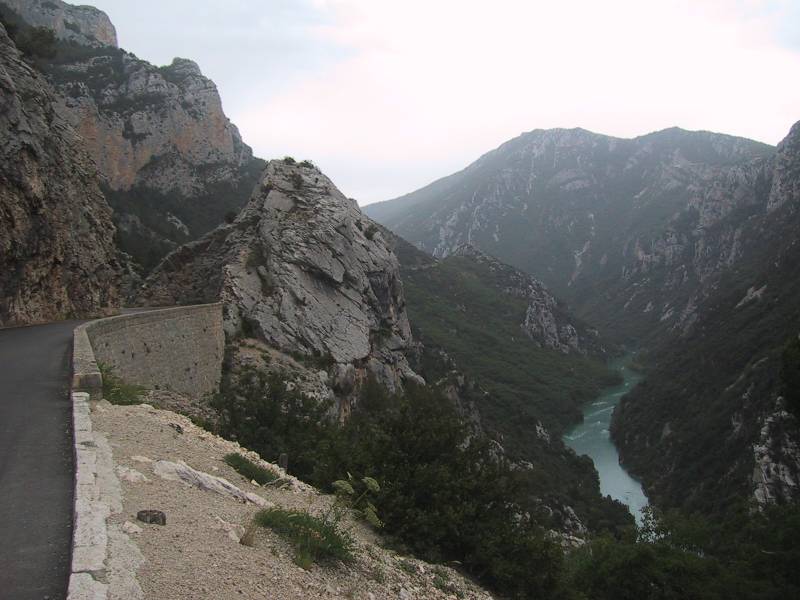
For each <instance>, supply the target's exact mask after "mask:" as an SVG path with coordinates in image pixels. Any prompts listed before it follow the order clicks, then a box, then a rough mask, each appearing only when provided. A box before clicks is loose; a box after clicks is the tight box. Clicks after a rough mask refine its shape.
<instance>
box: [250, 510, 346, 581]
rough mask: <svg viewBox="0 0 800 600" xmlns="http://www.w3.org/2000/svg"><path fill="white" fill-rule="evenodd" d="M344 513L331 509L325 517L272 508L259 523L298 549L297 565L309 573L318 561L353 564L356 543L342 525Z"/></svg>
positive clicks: (259, 515)
mask: <svg viewBox="0 0 800 600" xmlns="http://www.w3.org/2000/svg"><path fill="white" fill-rule="evenodd" d="M341 516H342V515H341V512H340V511H337V510H335V509H330V510H328V511H326V512H325V513H323V514H322V515H321V516H316V515H312V514H311V513H309V512H308V511H298V510H285V509H282V508H277V507H276V508H268V509H265V510H262V511H259V512H258V513H257V514H256V516H255V522H256V523H257V524H258V525H260V526H261V527H267V528H269V529H272V530H273V531H275V532H276V533H278V534H279V535H281V536H282V537H284V538H285V539H287V540H288V541H289V542H291V544H292V545H293V546H294V549H295V564H297V565H298V566H299V567H302V568H303V569H306V570H308V569H309V568H310V567H311V565H312V564H313V563H315V562H317V561H322V560H332V561H339V562H350V561H352V560H353V558H354V556H353V552H354V550H355V542H354V540H353V538H352V537H351V535H350V534H349V533H348V532H347V531H345V530H343V529H342V528H341V527H340V525H339V522H340V520H341Z"/></svg>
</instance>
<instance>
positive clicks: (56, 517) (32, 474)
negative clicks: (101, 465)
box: [0, 321, 80, 600]
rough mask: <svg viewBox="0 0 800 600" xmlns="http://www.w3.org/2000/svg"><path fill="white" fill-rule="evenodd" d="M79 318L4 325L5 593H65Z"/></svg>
mask: <svg viewBox="0 0 800 600" xmlns="http://www.w3.org/2000/svg"><path fill="white" fill-rule="evenodd" d="M79 323H80V322H79V321H62V322H58V323H51V324H48V325H37V326H34V327H19V328H14V329H0V599H1V600H28V599H36V600H42V599H43V598H49V599H50V600H57V599H61V598H65V597H66V592H67V583H68V580H69V566H70V546H71V541H72V500H73V474H74V471H75V465H74V461H73V456H72V410H71V403H70V398H69V356H70V352H71V346H72V330H73V329H74V328H75V326H76V325H78V324H79Z"/></svg>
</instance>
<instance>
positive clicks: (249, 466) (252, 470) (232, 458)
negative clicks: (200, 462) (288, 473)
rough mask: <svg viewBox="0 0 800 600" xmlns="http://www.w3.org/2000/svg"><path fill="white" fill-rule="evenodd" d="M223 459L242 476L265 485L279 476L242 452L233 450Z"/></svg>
mask: <svg viewBox="0 0 800 600" xmlns="http://www.w3.org/2000/svg"><path fill="white" fill-rule="evenodd" d="M223 460H224V461H225V464H227V465H228V466H230V467H233V469H234V470H235V471H236V472H237V473H239V474H240V475H242V477H244V478H245V479H248V480H251V481H255V482H256V483H258V484H259V485H264V484H265V483H269V482H271V481H275V480H276V479H278V476H277V475H276V474H275V473H273V472H272V471H270V470H269V469H265V468H264V467H262V466H259V465H257V464H256V463H254V462H253V461H252V460H250V459H249V458H246V457H244V456H242V455H241V454H237V453H235V452H232V453H230V454H226V455H225V458H223Z"/></svg>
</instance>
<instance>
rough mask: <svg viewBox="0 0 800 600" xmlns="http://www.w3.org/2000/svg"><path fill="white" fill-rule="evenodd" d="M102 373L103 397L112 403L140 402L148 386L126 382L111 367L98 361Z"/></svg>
mask: <svg viewBox="0 0 800 600" xmlns="http://www.w3.org/2000/svg"><path fill="white" fill-rule="evenodd" d="M97 366H98V367H99V369H100V374H101V375H102V376H103V398H105V399H106V400H108V401H109V402H111V404H128V405H129V404H139V403H141V401H142V400H141V397H142V394H144V393H145V391H146V388H144V387H142V386H141V385H134V384H132V383H125V382H124V381H123V380H122V379H121V378H120V377H119V376H117V375H115V374H114V372H113V371H112V369H111V367H109V366H108V365H105V364H103V363H98V364H97Z"/></svg>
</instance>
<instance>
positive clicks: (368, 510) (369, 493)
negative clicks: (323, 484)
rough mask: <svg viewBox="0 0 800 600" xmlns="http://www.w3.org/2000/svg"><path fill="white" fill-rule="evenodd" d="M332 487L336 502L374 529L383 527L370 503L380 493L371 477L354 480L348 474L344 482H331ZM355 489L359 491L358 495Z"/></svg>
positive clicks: (378, 486) (373, 506) (376, 510)
mask: <svg viewBox="0 0 800 600" xmlns="http://www.w3.org/2000/svg"><path fill="white" fill-rule="evenodd" d="M332 487H333V489H334V491H335V492H336V497H337V499H338V501H339V502H340V503H341V504H343V505H345V506H347V507H348V508H349V509H350V511H351V512H353V513H354V514H355V515H356V516H359V517H361V518H362V519H364V520H365V521H366V522H367V523H369V524H370V525H372V526H373V527H375V528H376V529H380V528H381V527H383V523H382V522H381V520H380V519H379V518H378V509H377V508H375V505H374V504H373V503H372V500H373V495H375V494H377V493H378V492H380V491H381V486H380V484H379V483H378V482H377V481H375V480H374V479H373V478H372V477H362V478H361V479H356V478H355V477H353V476H352V475H351V474H350V473H348V474H347V479H346V480H345V479H337V480H336V481H334V482H333V484H332ZM357 488H359V489H361V492H360V493H359V492H358V491H357Z"/></svg>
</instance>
